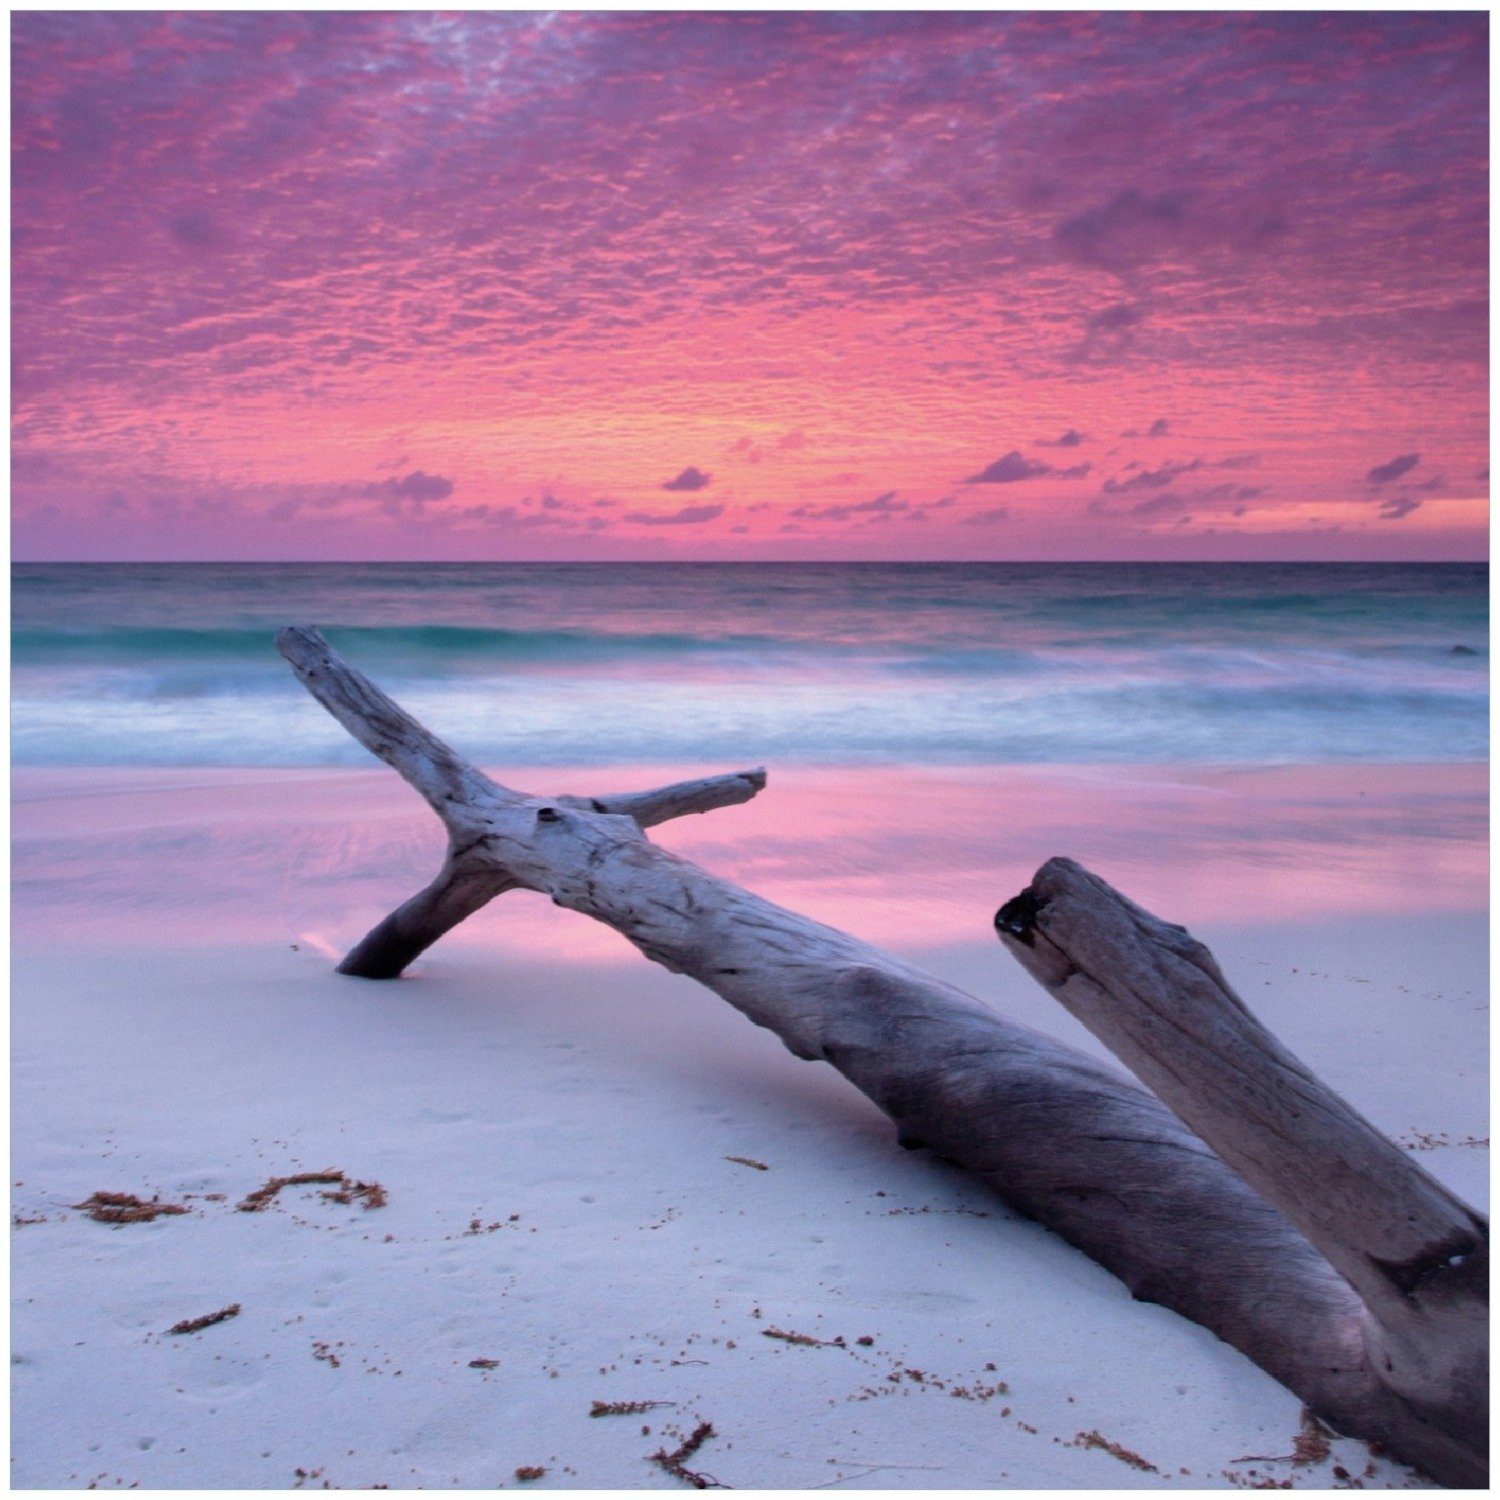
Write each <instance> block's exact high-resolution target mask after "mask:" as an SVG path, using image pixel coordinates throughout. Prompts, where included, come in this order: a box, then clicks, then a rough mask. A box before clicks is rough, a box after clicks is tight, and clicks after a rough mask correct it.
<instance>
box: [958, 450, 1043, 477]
mask: <svg viewBox="0 0 1500 1500" xmlns="http://www.w3.org/2000/svg"><path fill="white" fill-rule="evenodd" d="M1051 472H1052V471H1051V468H1050V466H1049V465H1047V464H1039V463H1037V462H1036V461H1035V460H1033V459H1029V458H1023V457H1022V456H1021V454H1020V453H1019V452H1018V451H1016V450H1015V449H1012V450H1011V451H1010V452H1009V453H1007V454H1006V455H1005V457H1004V458H997V459H996V460H995V461H994V463H992V464H991V465H990V466H989V467H988V468H985V469H981V470H980V471H979V472H978V473H977V474H971V475H969V477H968V478H967V479H965V480H963V481H962V482H963V483H964V484H1015V483H1016V481H1017V480H1021V479H1035V478H1036V477H1037V475H1039V474H1050V473H1051Z"/></svg>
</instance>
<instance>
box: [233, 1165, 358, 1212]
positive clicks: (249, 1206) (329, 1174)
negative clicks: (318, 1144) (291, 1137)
mask: <svg viewBox="0 0 1500 1500" xmlns="http://www.w3.org/2000/svg"><path fill="white" fill-rule="evenodd" d="M310 1186H330V1187H332V1188H333V1191H332V1192H328V1193H320V1194H319V1196H320V1197H322V1198H326V1199H327V1200H328V1201H329V1202H330V1203H353V1202H354V1200H355V1199H356V1198H361V1199H363V1200H364V1205H365V1208H366V1209H367V1210H368V1209H371V1208H384V1207H385V1205H386V1202H387V1198H386V1191H385V1189H384V1188H383V1187H382V1186H381V1185H380V1184H379V1183H378V1182H357V1181H356V1180H355V1179H354V1178H352V1177H351V1176H350V1175H349V1174H348V1173H347V1172H339V1171H336V1170H335V1169H334V1168H332V1167H329V1168H328V1169H327V1170H326V1171H323V1172H294V1173H292V1175H291V1176H289V1177H272V1178H269V1179H267V1181H265V1182H264V1183H262V1184H261V1186H260V1187H258V1188H256V1190H255V1191H254V1192H253V1193H249V1194H247V1195H246V1196H245V1197H244V1198H243V1199H242V1200H241V1201H240V1202H239V1204H237V1205H236V1206H237V1207H238V1208H239V1211H240V1212H241V1213H242V1214H257V1213H260V1212H261V1211H262V1210H263V1209H267V1208H269V1207H270V1206H271V1204H272V1203H273V1202H274V1201H275V1198H276V1195H277V1194H278V1193H279V1192H280V1191H281V1190H282V1188H288V1187H310Z"/></svg>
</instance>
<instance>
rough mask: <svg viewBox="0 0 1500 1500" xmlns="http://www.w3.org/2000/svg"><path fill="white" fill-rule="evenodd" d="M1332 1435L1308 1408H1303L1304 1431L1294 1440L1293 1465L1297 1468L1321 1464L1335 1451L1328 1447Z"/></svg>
mask: <svg viewBox="0 0 1500 1500" xmlns="http://www.w3.org/2000/svg"><path fill="white" fill-rule="evenodd" d="M1331 1436H1332V1434H1331V1433H1330V1432H1329V1431H1328V1429H1327V1428H1326V1427H1325V1426H1324V1425H1323V1424H1322V1423H1321V1422H1320V1421H1319V1420H1318V1419H1317V1417H1316V1416H1314V1415H1313V1413H1312V1412H1311V1411H1310V1410H1309V1409H1308V1408H1307V1407H1305V1406H1304V1407H1303V1408H1302V1429H1301V1431H1300V1432H1298V1434H1297V1436H1296V1437H1294V1438H1293V1439H1292V1463H1293V1464H1294V1465H1295V1466H1296V1467H1297V1468H1299V1469H1300V1468H1302V1467H1303V1466H1304V1465H1305V1464H1320V1463H1322V1462H1323V1460H1324V1459H1325V1458H1327V1457H1328V1455H1329V1454H1330V1453H1331V1452H1332V1451H1333V1450H1332V1449H1331V1448H1329V1446H1328V1439H1329V1438H1330V1437H1331Z"/></svg>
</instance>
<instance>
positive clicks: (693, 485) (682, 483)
mask: <svg viewBox="0 0 1500 1500" xmlns="http://www.w3.org/2000/svg"><path fill="white" fill-rule="evenodd" d="M713 477H714V476H713V475H712V474H705V473H704V472H703V471H702V470H701V469H697V468H694V466H693V465H692V464H689V465H688V466H687V468H685V469H684V470H683V471H682V473H680V474H679V475H678V476H677V477H676V479H669V480H668V481H667V482H666V483H665V484H664V485H662V488H663V489H664V490H701V489H703V488H705V487H706V486H707V484H708V482H709V480H710V479H712V478H713Z"/></svg>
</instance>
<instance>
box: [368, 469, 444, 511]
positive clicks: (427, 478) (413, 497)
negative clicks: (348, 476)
mask: <svg viewBox="0 0 1500 1500" xmlns="http://www.w3.org/2000/svg"><path fill="white" fill-rule="evenodd" d="M362 493H363V495H364V497H365V498H366V499H367V500H385V501H387V502H396V503H398V504H399V503H404V504H407V505H410V506H413V507H414V508H416V509H420V508H421V507H422V506H424V505H426V504H427V503H428V502H429V501H431V500H446V499H447V498H448V496H449V495H451V494H452V493H453V481H452V480H451V479H446V478H444V476H443V475H441V474H424V473H423V472H422V470H421V469H413V470H412V471H411V473H410V474H405V475H403V476H402V477H401V478H400V479H382V480H380V481H379V482H378V483H375V484H367V485H366V486H365V488H364V490H363V492H362Z"/></svg>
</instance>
